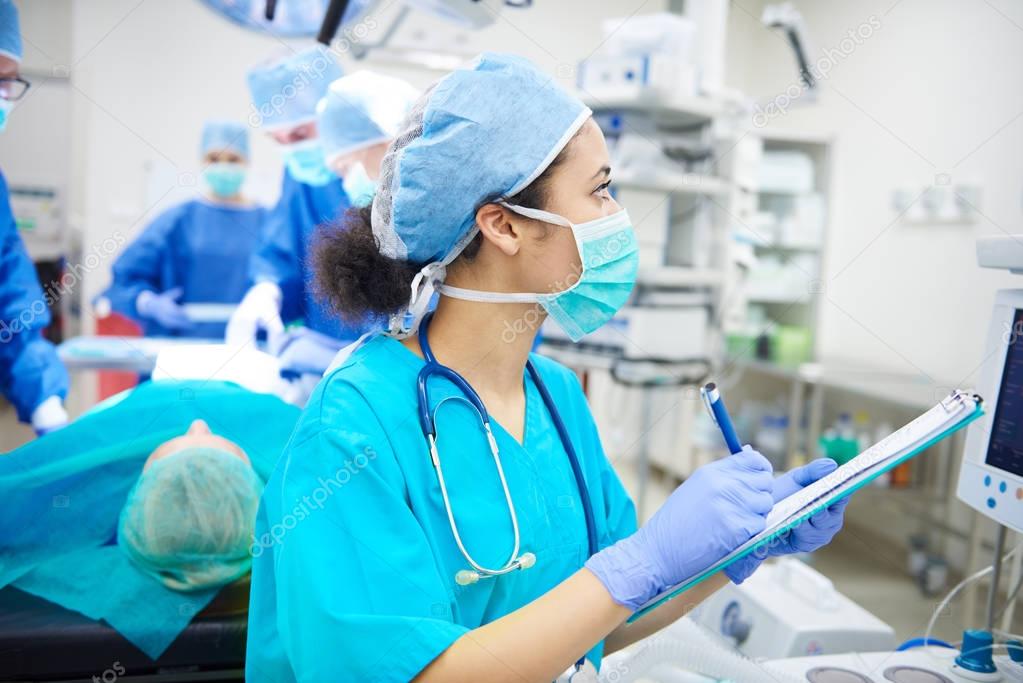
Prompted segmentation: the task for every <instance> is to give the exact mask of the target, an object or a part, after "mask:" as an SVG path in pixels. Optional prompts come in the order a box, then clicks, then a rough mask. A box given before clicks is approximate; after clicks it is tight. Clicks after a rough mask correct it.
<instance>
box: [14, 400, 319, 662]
mask: <svg viewBox="0 0 1023 683" xmlns="http://www.w3.org/2000/svg"><path fill="white" fill-rule="evenodd" d="M298 414H299V410H298V408H296V407H295V406H292V405H288V404H287V403H285V402H284V401H282V400H281V399H279V398H277V397H276V396H273V395H270V394H263V393H258V392H253V391H249V390H247V389H245V388H244V387H241V386H239V385H237V384H234V383H231V382H223V381H218V380H201V381H200V380H160V381H155V382H145V383H143V384H140V385H139V386H138V387H136V388H135V389H132V390H130V391H126V392H123V393H121V394H118V395H117V396H114V397H111V398H110V399H107V400H106V401H104V402H103V403H101V404H99V405H97V406H95V407H94V408H93V409H91V410H90V411H88V412H87V413H85V414H84V415H81V416H80V417H79V418H78V419H76V420H74V421H72V422H71V423H70V424H68V425H67V426H66V427H64V428H63V429H59V430H57V431H55V432H52V433H50V434H46V435H45V436H43V437H41V438H39V439H36V440H34V441H30V442H29V443H27V444H25V445H23V446H21V447H20V448H17V449H15V450H13V451H11V452H9V453H6V454H0V500H2V501H4V504H3V505H0V529H2V530H3V534H0V589H4V588H5V587H6V586H12V587H13V588H15V589H18V590H21V591H24V592H28V593H31V594H33V595H35V596H37V597H40V598H43V599H45V600H48V601H50V602H53V603H56V604H57V605H61V606H62V607H64V608H66V609H70V610H75V611H77V612H80V613H82V614H84V615H86V616H88V617H90V618H92V619H95V620H103V621H105V622H107V623H108V624H109V625H110V626H112V627H113V628H114V629H116V630H117V631H118V632H119V633H120V634H121V635H123V636H124V637H125V638H127V639H128V640H129V641H131V642H132V643H133V644H134V645H136V646H137V647H139V649H141V650H142V651H143V652H145V653H146V654H148V655H149V656H150V657H152V658H154V659H155V658H156V657H158V656H159V655H160V654H161V653H162V652H163V651H164V650H165V649H166V648H167V647H168V646H169V645H170V643H171V642H172V641H173V640H174V639H175V638H176V637H177V636H178V635H179V634H180V633H181V631H182V630H183V629H184V628H185V627H186V626H188V623H189V622H190V621H191V620H192V617H193V616H194V615H195V614H198V613H199V612H200V611H201V610H202V609H203V608H204V607H205V606H206V605H207V604H209V602H210V601H211V600H212V599H213V597H214V596H215V595H216V594H217V592H218V590H219V589H220V587H221V586H223V585H226V584H228V583H230V582H231V581H233V580H235V579H238V578H241V577H243V575H244V574H246V573H247V572H248V569H249V566H250V563H251V554H250V552H251V545H252V543H253V538H252V531H253V526H254V522H255V518H256V513H257V509H258V507H257V506H258V503H259V496H260V493H261V491H262V489H263V482H264V481H266V479H267V477H269V476H270V473H271V471H272V470H273V467H274V465H275V463H276V462H277V458H278V457H279V456H280V453H281V450H282V449H283V448H284V444H285V443H287V440H288V437H289V436H290V435H291V431H292V429H293V428H294V426H295V422H296V421H297V419H298Z"/></svg>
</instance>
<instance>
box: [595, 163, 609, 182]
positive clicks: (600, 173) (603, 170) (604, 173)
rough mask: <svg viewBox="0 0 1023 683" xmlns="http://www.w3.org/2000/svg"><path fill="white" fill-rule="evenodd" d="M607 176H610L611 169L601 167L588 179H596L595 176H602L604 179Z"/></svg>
mask: <svg viewBox="0 0 1023 683" xmlns="http://www.w3.org/2000/svg"><path fill="white" fill-rule="evenodd" d="M609 175H611V167H610V166H601V167H600V169H599V170H598V171H597V172H596V173H594V174H593V175H592V176H590V179H591V180H592V179H593V178H596V177H597V176H604V177H605V178H606V177H607V176H609Z"/></svg>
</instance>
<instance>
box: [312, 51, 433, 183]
mask: <svg viewBox="0 0 1023 683" xmlns="http://www.w3.org/2000/svg"><path fill="white" fill-rule="evenodd" d="M417 97H419V91H418V90H416V89H415V88H413V87H412V86H411V85H409V84H408V83H406V82H405V81H403V80H401V79H400V78H393V77H391V76H383V75H381V74H377V73H373V72H372V71H356V72H355V73H353V74H348V75H347V76H344V77H343V78H339V79H338V80H336V81H334V82H333V83H331V84H330V88H328V89H327V94H326V96H325V97H324V98H323V99H322V100H320V103H319V104H318V105H316V127H317V130H319V133H320V143H321V144H322V146H323V153H324V155H325V156H326V157H327V162H328V163H329V162H331V161H333V160H334V159H336V158H337V157H340V156H343V155H345V154H348V153H350V152H354V151H356V150H359V149H362V148H363V147H369V146H370V145H375V144H377V143H381V142H390V141H391V140H393V139H394V138H395V137H397V135H398V132H399V131H400V130H401V124H402V121H404V120H405V116H407V115H408V112H409V109H411V108H412V104H413V103H414V102H415V101H416V98H417Z"/></svg>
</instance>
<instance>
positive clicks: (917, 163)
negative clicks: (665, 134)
mask: <svg viewBox="0 0 1023 683" xmlns="http://www.w3.org/2000/svg"><path fill="white" fill-rule="evenodd" d="M797 4H798V5H799V8H800V10H801V11H802V12H803V15H804V17H805V19H806V23H807V28H808V34H809V36H810V38H811V40H812V41H813V44H814V48H815V52H814V57H815V58H817V57H819V56H821V54H823V51H824V50H825V48H831V49H839V50H843V47H844V48H848V47H849V42H848V41H847V42H846V43H845V45H844V46H843V44H842V40H843V38H845V37H846V35H847V32H848V31H849V30H850V29H852V30H854V31H855V30H857V29H858V28H859V27H860V26H861V25H863V24H867V25H868V26H869V25H870V23H871V22H874V25H875V26H877V28H876V29H873V30H869V31H868V30H867V29H864V33H871V35H870V37H869V38H866V39H861V43H862V44H859V45H854V49H853V50H852V51H851V52H850V54H849V55H848V56H846V57H841V58H839V59H837V63H836V66H835V67H834V68H833V69H832V70H831V72H830V74H829V76H828V78H827V79H826V80H825V81H824V83H823V85H822V86H821V89H822V94H821V97H820V100H819V102H818V103H816V104H812V105H798V104H797V105H795V106H793V107H792V108H791V109H790V110H789V111H788V113H786V114H785V115H782V116H780V117H778V118H776V119H775V120H774V121H772V123H771V124H770V127H772V128H778V129H782V130H790V131H804V132H811V133H817V134H822V135H833V136H834V138H835V141H836V144H835V149H834V160H833V171H834V184H833V190H834V194H833V204H832V215H831V232H830V233H829V236H828V249H827V253H826V254H825V278H824V279H825V286H826V296H825V297H823V303H822V307H821V315H820V328H819V332H818V334H819V349H820V352H821V354H822V356H824V357H825V358H841V359H849V360H852V361H857V362H860V363H864V364H870V365H876V366H883V367H886V368H888V369H893V370H896V371H900V372H908V373H916V374H919V373H922V374H924V375H927V376H929V377H932V378H934V380H935V382H936V383H937V384H967V385H968V384H969V383H970V382H972V381H975V380H976V375H975V373H976V371H977V369H978V366H979V364H980V360H981V350H982V345H983V343H984V340H983V338H982V337H983V335H984V330H986V326H987V318H988V315H989V312H990V306H991V304H992V301H993V293H994V291H995V290H996V289H997V288H1000V287H1009V286H1015V287H1023V279H1020V278H1018V277H1015V278H1014V277H1013V276H1010V275H1007V274H1004V273H1000V272H992V271H984V270H981V269H980V268H978V267H977V265H976V258H975V255H974V243H975V240H976V238H977V237H978V236H980V235H999V234H1005V233H1007V232H1009V233H1017V234H1019V233H1023V221H1021V213H1020V209H1021V202H1023V155H1021V152H1023V116H1021V114H1023V89H1021V88H1020V87H1019V85H1020V83H1023V28H1021V26H1023V6H1021V5H1020V4H1019V3H1012V2H1005V1H1004V0H1001V1H997V0H996V1H994V2H991V3H975V2H968V1H966V0H932V1H927V0H902V1H901V2H890V1H887V2H857V3H850V2H838V1H837V0H836V1H828V2H801V3H797ZM761 7H762V3H750V2H746V1H745V0H744V1H742V2H733V3H732V26H731V29H732V31H731V33H730V51H731V53H732V54H730V58H731V57H732V56H733V55H745V56H754V57H755V58H752V59H745V60H743V61H744V68H741V69H735V70H733V74H734V75H736V76H737V77H738V80H737V82H734V83H733V85H736V86H738V87H740V88H741V89H743V90H744V91H746V92H747V93H749V94H750V95H753V96H756V97H757V98H758V99H760V100H761V101H766V100H770V99H771V98H773V97H775V96H776V95H778V94H779V93H783V92H784V91H785V90H786V88H787V87H788V86H790V85H791V84H793V83H794V82H795V67H794V62H793V57H792V54H791V51H790V50H789V48H788V46H787V44H786V43H784V42H783V41H782V39H781V37H780V35H779V34H778V33H776V32H771V31H768V30H766V29H764V28H762V27H761V26H760V21H759V16H760V12H761ZM889 10H890V11H889ZM831 54H832V55H835V54H836V53H834V52H832V53H831ZM940 173H947V174H949V175H950V176H951V180H952V183H953V184H955V183H978V184H980V185H981V186H982V198H981V204H980V209H981V211H982V212H983V215H982V216H980V217H979V218H978V220H977V222H976V224H974V225H970V226H954V227H953V226H938V225H904V224H901V223H899V222H898V221H896V215H897V214H896V211H895V210H894V209H893V208H892V193H893V191H894V190H895V189H897V188H919V189H922V188H923V187H925V186H928V185H930V184H932V183H934V182H935V177H936V176H937V175H938V174H940Z"/></svg>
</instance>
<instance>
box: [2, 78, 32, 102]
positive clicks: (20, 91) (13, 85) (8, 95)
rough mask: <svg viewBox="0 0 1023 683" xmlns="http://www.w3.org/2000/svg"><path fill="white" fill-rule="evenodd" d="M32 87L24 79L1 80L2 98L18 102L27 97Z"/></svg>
mask: <svg viewBox="0 0 1023 683" xmlns="http://www.w3.org/2000/svg"><path fill="white" fill-rule="evenodd" d="M31 85H32V84H31V83H29V82H28V81H26V80H25V79H24V78H0V98H2V99H5V100H7V101H8V102H16V101H17V100H20V99H21V98H22V97H24V96H25V93H26V92H28V89H29V86H31Z"/></svg>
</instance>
